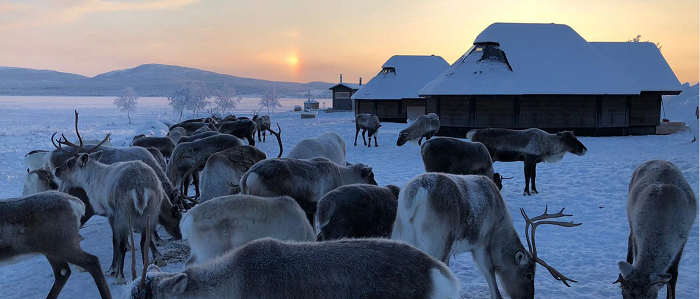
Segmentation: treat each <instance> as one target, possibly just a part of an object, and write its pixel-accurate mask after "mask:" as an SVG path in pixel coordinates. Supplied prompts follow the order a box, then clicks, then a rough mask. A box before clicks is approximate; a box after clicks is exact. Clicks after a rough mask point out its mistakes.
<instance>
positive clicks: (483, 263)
mask: <svg viewBox="0 0 700 299" xmlns="http://www.w3.org/2000/svg"><path fill="white" fill-rule="evenodd" d="M472 254H473V258H474V263H476V266H477V267H478V268H479V271H481V274H483V275H484V277H486V282H487V283H488V284H489V291H490V292H491V299H502V298H503V297H502V296H501V293H500V292H499V291H498V284H497V281H496V269H495V267H494V266H493V261H492V260H491V257H490V256H489V254H488V252H487V251H486V249H485V248H480V249H474V251H472Z"/></svg>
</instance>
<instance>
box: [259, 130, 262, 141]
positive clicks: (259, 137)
mask: <svg viewBox="0 0 700 299" xmlns="http://www.w3.org/2000/svg"><path fill="white" fill-rule="evenodd" d="M258 141H262V140H260V130H258Z"/></svg>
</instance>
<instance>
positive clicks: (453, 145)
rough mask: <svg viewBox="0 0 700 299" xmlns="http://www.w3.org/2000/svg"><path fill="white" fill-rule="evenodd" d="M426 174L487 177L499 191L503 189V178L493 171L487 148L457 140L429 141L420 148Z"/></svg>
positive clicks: (475, 143) (441, 139)
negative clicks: (438, 173) (442, 173)
mask: <svg viewBox="0 0 700 299" xmlns="http://www.w3.org/2000/svg"><path fill="white" fill-rule="evenodd" d="M420 154H421V156H422V157H423V165H425V171H426V172H444V173H451V174H478V175H485V176H486V177H488V178H490V179H491V180H493V182H494V183H496V186H498V190H501V189H503V179H504V178H503V176H501V175H500V174H498V173H497V172H494V171H493V162H491V155H490V154H489V151H488V150H487V149H486V146H484V145H483V144H481V143H479V142H466V141H462V140H459V139H457V138H451V137H440V138H435V139H432V140H428V141H426V142H425V143H423V145H421V147H420Z"/></svg>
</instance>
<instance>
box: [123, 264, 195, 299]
mask: <svg viewBox="0 0 700 299" xmlns="http://www.w3.org/2000/svg"><path fill="white" fill-rule="evenodd" d="M142 281H143V282H142ZM127 288H128V291H127V292H128V293H127V294H128V295H126V296H125V298H129V299H166V298H178V297H179V296H181V294H182V293H183V292H184V291H185V289H186V288H187V274H185V273H165V272H161V271H160V268H158V266H155V265H150V266H148V270H147V273H145V275H144V276H142V277H141V278H140V279H137V280H134V281H133V282H131V283H130V284H129V286H128V287H127Z"/></svg>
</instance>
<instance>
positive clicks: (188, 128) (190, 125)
mask: <svg viewBox="0 0 700 299" xmlns="http://www.w3.org/2000/svg"><path fill="white" fill-rule="evenodd" d="M177 127H181V128H183V129H185V132H187V135H192V134H194V132H195V131H197V130H198V129H200V128H209V129H211V130H214V125H212V124H209V123H204V122H203V119H201V120H195V119H191V120H186V121H184V122H181V123H177V124H175V125H174V126H172V127H170V130H172V129H174V128H177Z"/></svg>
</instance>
